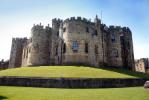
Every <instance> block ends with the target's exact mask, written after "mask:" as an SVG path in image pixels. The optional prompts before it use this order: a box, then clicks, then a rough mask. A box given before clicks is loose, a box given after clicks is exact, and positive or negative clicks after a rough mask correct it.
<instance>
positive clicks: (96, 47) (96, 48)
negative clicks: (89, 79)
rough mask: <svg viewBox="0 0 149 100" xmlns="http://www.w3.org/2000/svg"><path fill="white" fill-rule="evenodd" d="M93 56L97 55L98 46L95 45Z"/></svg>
mask: <svg viewBox="0 0 149 100" xmlns="http://www.w3.org/2000/svg"><path fill="white" fill-rule="evenodd" d="M95 54H98V46H97V45H95Z"/></svg>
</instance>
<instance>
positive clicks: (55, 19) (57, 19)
mask: <svg viewBox="0 0 149 100" xmlns="http://www.w3.org/2000/svg"><path fill="white" fill-rule="evenodd" d="M52 22H58V23H61V22H63V20H61V19H59V18H54V19H52Z"/></svg>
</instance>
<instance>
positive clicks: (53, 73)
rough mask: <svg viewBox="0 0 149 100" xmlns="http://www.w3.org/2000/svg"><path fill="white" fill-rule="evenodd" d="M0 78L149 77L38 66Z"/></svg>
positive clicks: (5, 72) (108, 70) (4, 72)
mask: <svg viewBox="0 0 149 100" xmlns="http://www.w3.org/2000/svg"><path fill="white" fill-rule="evenodd" d="M0 76H28V77H71V78H80V77H81V78H137V77H149V74H143V73H136V72H132V71H128V70H122V69H114V68H112V69H111V68H100V69H97V68H91V67H83V66H81V67H78V66H40V67H21V68H13V69H7V70H2V71H0Z"/></svg>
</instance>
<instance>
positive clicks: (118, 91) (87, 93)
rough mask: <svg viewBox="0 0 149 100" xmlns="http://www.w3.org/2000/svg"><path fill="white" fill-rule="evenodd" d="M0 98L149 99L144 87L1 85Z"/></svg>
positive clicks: (11, 99) (54, 99) (47, 99)
mask: <svg viewBox="0 0 149 100" xmlns="http://www.w3.org/2000/svg"><path fill="white" fill-rule="evenodd" d="M0 100H149V90H147V89H144V88H143V87H134V88H109V89H57V88H32V87H8V86H0Z"/></svg>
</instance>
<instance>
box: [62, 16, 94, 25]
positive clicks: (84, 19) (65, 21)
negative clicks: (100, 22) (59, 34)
mask: <svg viewBox="0 0 149 100" xmlns="http://www.w3.org/2000/svg"><path fill="white" fill-rule="evenodd" d="M69 21H81V22H84V23H87V24H94V23H93V22H91V20H88V19H86V18H82V17H79V16H78V17H70V18H67V19H66V20H64V23H67V22H69Z"/></svg>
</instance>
